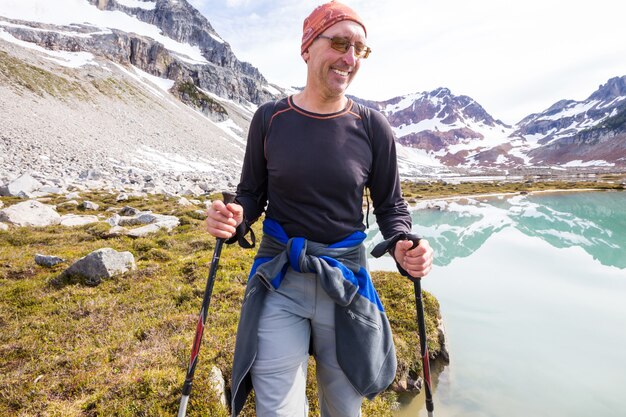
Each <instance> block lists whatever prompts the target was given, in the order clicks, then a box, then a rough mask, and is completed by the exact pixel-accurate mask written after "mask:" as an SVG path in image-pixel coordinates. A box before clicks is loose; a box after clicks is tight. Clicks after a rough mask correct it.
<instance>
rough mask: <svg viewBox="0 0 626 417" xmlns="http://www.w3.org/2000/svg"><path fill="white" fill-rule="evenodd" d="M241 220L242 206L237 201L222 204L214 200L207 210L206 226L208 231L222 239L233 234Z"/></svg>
mask: <svg viewBox="0 0 626 417" xmlns="http://www.w3.org/2000/svg"><path fill="white" fill-rule="evenodd" d="M241 222H243V207H241V206H240V205H239V204H237V203H229V204H226V205H225V204H224V202H223V201H220V200H215V201H213V202H212V203H211V206H210V207H209V208H208V210H207V218H206V228H207V230H208V232H209V233H210V234H211V235H213V236H215V237H219V238H222V239H229V238H231V237H233V236H234V235H235V232H236V230H237V226H239V225H240V224H241Z"/></svg>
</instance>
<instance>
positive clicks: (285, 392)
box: [251, 268, 363, 417]
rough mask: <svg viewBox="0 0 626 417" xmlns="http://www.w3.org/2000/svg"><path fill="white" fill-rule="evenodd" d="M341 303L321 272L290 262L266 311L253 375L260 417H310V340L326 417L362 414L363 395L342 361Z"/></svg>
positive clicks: (319, 393) (260, 325)
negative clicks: (295, 267) (337, 342)
mask: <svg viewBox="0 0 626 417" xmlns="http://www.w3.org/2000/svg"><path fill="white" fill-rule="evenodd" d="M334 315H335V305H334V302H333V301H332V300H331V299H330V298H329V297H328V295H327V294H326V292H325V291H324V290H323V289H322V287H321V286H320V284H319V280H318V279H317V278H316V275H315V274H311V273H299V272H295V271H294V270H292V269H291V268H289V270H288V272H287V274H286V276H285V279H284V280H283V281H282V283H281V285H280V287H279V289H278V290H276V291H270V292H269V293H268V294H267V298H266V300H265V304H264V306H263V311H262V313H261V318H260V324H259V333H258V351H257V356H256V359H255V362H254V364H253V366H252V370H251V376H252V384H253V386H254V391H255V398H256V415H257V417H307V416H308V402H307V398H306V393H305V389H306V378H307V364H308V358H309V342H310V341H311V340H312V342H313V355H314V357H315V361H316V376H317V384H318V396H319V404H320V411H321V417H359V416H360V415H361V403H362V399H363V398H362V397H361V396H360V395H359V394H358V393H357V392H356V390H355V389H354V388H353V387H352V385H351V384H350V382H349V381H348V379H347V378H346V376H345V374H344V373H343V371H342V370H341V368H340V367H339V364H338V363H337V355H336V353H335V319H334Z"/></svg>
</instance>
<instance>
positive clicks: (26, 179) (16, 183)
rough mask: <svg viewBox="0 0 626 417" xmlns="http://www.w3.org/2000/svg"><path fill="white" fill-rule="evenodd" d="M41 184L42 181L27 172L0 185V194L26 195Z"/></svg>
mask: <svg viewBox="0 0 626 417" xmlns="http://www.w3.org/2000/svg"><path fill="white" fill-rule="evenodd" d="M42 186H43V184H42V183H40V182H39V181H37V180H36V179H34V178H33V177H31V176H30V175H29V174H23V175H21V176H19V177H17V178H16V179H14V180H13V181H10V182H9V183H7V184H6V185H4V186H2V187H0V195H3V196H13V197H28V196H30V195H31V194H33V192H34V191H36V190H38V189H39V188H41V187H42Z"/></svg>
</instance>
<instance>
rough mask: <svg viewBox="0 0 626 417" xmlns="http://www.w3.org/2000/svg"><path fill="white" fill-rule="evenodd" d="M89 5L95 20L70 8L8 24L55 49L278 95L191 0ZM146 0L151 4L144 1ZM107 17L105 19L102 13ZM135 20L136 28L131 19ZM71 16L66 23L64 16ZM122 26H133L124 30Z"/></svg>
mask: <svg viewBox="0 0 626 417" xmlns="http://www.w3.org/2000/svg"><path fill="white" fill-rule="evenodd" d="M86 3H87V4H86V5H84V6H83V7H94V9H95V8H96V7H97V10H100V13H99V14H98V13H94V11H90V13H89V15H90V16H95V17H96V18H95V19H94V20H93V21H91V22H90V21H87V22H80V21H79V20H74V19H77V18H78V16H76V15H73V14H72V13H71V12H70V11H68V14H67V18H66V19H58V18H57V19H56V20H55V23H46V22H34V21H22V20H19V19H11V18H10V17H9V18H8V19H6V22H7V23H9V24H10V25H6V26H4V27H3V29H4V30H5V31H6V32H8V33H10V34H11V35H12V36H14V37H16V38H18V39H20V40H23V41H26V42H30V43H34V44H37V45H39V46H42V47H44V48H46V49H49V50H63V51H73V52H78V51H83V52H89V53H92V54H94V55H97V56H104V57H106V58H108V59H111V60H113V61H115V62H118V63H121V64H132V65H134V66H136V67H138V68H140V69H141V70H143V71H146V72H148V73H150V74H153V75H155V76H158V77H161V78H165V79H170V80H173V81H175V82H176V83H177V85H178V84H181V83H185V82H192V83H193V84H194V85H195V86H196V87H198V88H199V89H202V90H205V91H207V92H210V93H213V94H215V95H217V96H219V97H222V98H226V99H230V100H233V101H236V102H239V103H244V104H245V103H252V104H255V105H259V104H261V103H263V102H265V101H268V100H271V99H273V98H275V95H274V94H272V93H270V91H274V90H275V88H274V87H272V86H269V85H268V83H267V81H266V80H265V78H264V77H263V76H262V75H261V74H260V73H259V71H258V70H257V69H256V68H254V67H253V66H252V65H250V64H249V63H246V62H241V61H239V60H238V59H237V57H236V56H235V55H234V53H233V52H232V50H231V48H230V45H229V44H228V43H227V42H225V41H224V40H223V39H221V38H220V37H219V35H218V34H217V33H216V32H215V30H214V29H213V27H212V26H211V24H210V23H209V22H208V20H207V19H206V18H205V17H204V16H202V14H200V13H199V12H198V11H197V10H196V9H195V8H194V7H193V6H191V5H190V4H189V3H187V1H186V0H157V1H156V2H149V1H146V2H143V3H139V2H134V3H132V4H134V5H135V7H130V6H126V5H125V3H124V2H116V1H115V0H86ZM144 4H145V5H144ZM60 7H63V6H62V5H60ZM101 18H102V19H101ZM131 20H135V21H137V22H141V23H144V25H141V24H137V25H135V26H136V29H133V25H129V24H128V22H130V21H131ZM63 21H65V22H66V23H65V24H60V23H59V22H63ZM121 28H128V29H126V30H123V29H121Z"/></svg>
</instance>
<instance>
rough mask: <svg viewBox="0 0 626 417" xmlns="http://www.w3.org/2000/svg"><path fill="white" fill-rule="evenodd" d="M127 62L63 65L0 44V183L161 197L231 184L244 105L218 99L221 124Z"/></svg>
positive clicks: (236, 172)
mask: <svg viewBox="0 0 626 417" xmlns="http://www.w3.org/2000/svg"><path fill="white" fill-rule="evenodd" d="M172 85H173V83H172V82H170V83H169V84H165V85H164V84H163V83H162V82H161V81H160V80H159V79H157V78H156V77H152V76H151V75H150V74H147V73H145V72H143V71H141V70H139V69H138V68H137V67H134V66H131V65H128V66H122V65H120V64H117V63H115V62H112V61H110V60H107V59H104V58H100V57H96V56H93V57H92V59H91V61H90V64H89V65H85V66H83V67H78V68H67V67H64V66H62V65H59V64H57V63H56V62H54V61H52V60H50V59H49V57H48V56H46V55H45V54H42V53H41V52H40V51H34V50H31V49H26V48H23V47H20V46H16V45H14V44H12V43H7V42H4V41H2V40H0V117H1V118H2V121H1V125H2V128H0V182H1V183H2V184H4V183H6V182H7V181H9V180H11V179H14V178H16V177H18V176H20V175H21V174H23V173H30V174H31V175H33V176H34V177H35V178H37V179H39V180H40V181H41V182H42V183H43V184H44V185H52V186H61V187H65V188H67V187H68V186H70V185H72V184H73V185H81V186H88V185H92V186H95V187H111V188H114V189H119V190H121V189H126V190H129V191H130V190H134V191H141V190H144V191H161V192H171V193H183V192H187V191H189V192H192V193H194V194H199V193H201V192H204V191H219V190H221V189H223V188H231V189H232V188H233V187H234V185H235V184H236V182H237V179H238V175H239V171H240V164H241V160H242V158H243V153H244V149H245V143H244V140H243V139H242V137H241V136H243V135H244V134H245V131H244V129H243V128H241V127H239V126H245V125H247V123H248V120H249V119H250V117H251V112H250V110H248V109H246V108H244V107H241V106H240V105H237V104H235V103H233V102H230V101H226V100H220V101H219V103H220V105H221V106H222V108H223V109H224V111H225V112H227V114H228V119H227V120H225V121H222V122H216V121H213V120H211V118H209V117H207V116H206V115H205V114H203V113H202V112H200V111H198V110H195V109H193V108H191V107H189V106H187V105H185V104H183V103H181V102H180V101H179V100H177V99H176V98H175V97H174V96H173V95H172V94H170V93H169V92H168V86H172Z"/></svg>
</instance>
